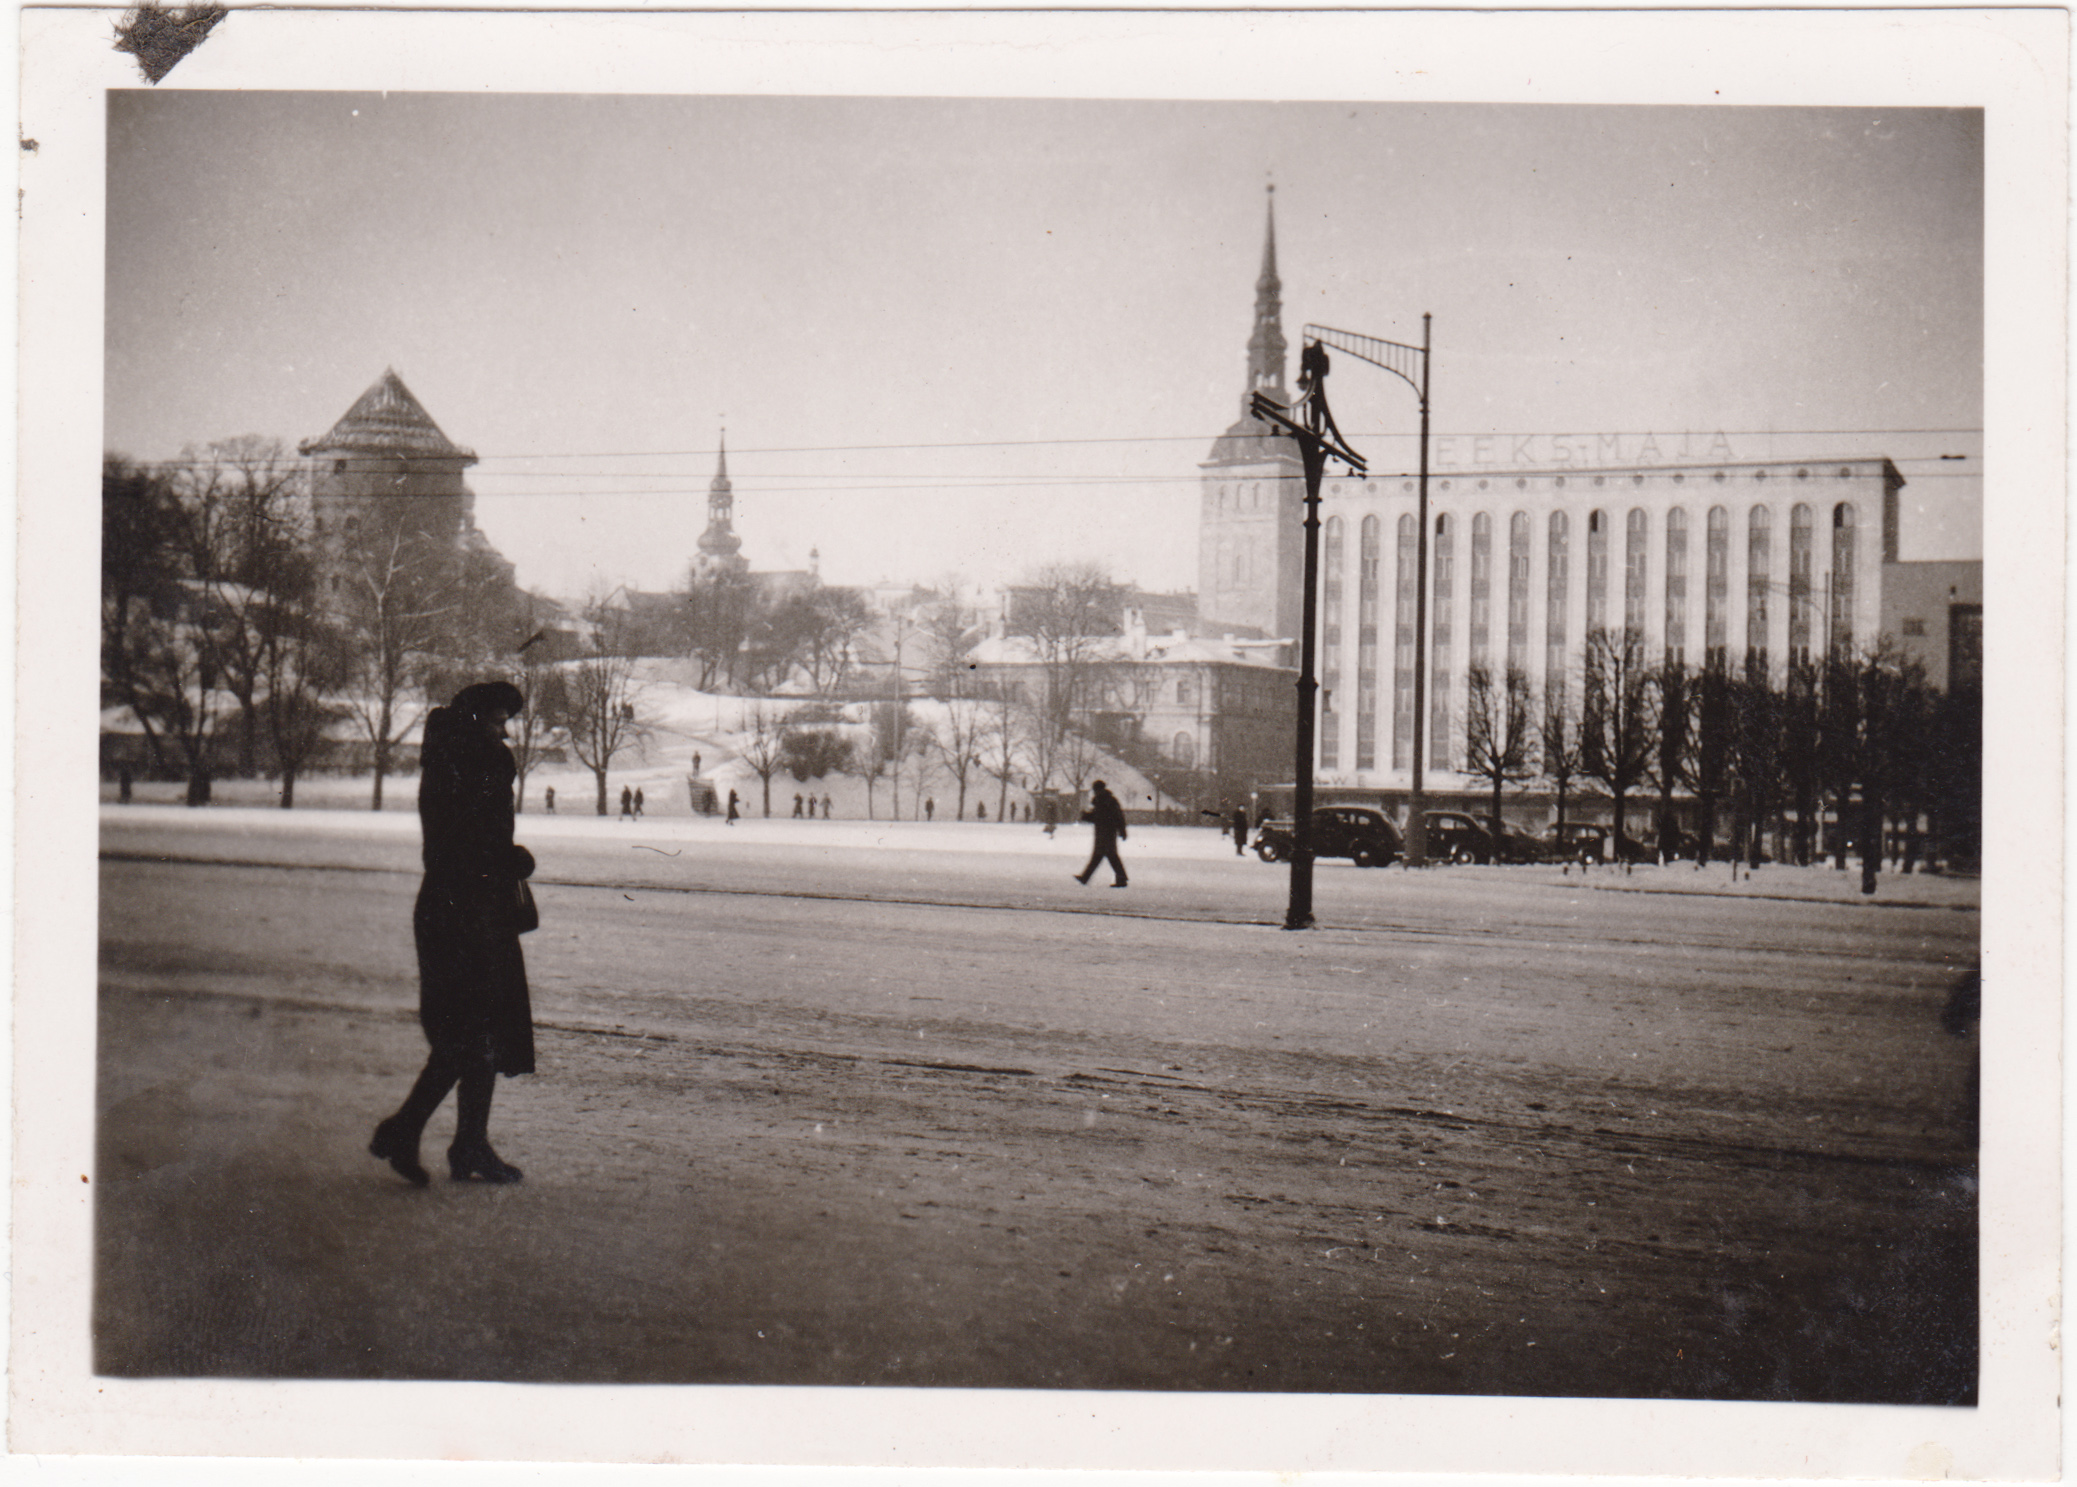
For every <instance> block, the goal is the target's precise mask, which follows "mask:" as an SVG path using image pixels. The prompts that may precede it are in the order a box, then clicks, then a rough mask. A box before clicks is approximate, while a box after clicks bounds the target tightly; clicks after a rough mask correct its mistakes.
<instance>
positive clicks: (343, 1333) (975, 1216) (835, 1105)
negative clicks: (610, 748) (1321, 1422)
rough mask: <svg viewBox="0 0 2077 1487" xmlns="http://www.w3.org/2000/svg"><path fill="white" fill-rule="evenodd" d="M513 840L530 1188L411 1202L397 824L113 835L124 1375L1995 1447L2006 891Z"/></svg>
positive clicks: (223, 821) (578, 821)
mask: <svg viewBox="0 0 2077 1487" xmlns="http://www.w3.org/2000/svg"><path fill="white" fill-rule="evenodd" d="M522 832H523V835H524V836H525V837H526V839H527V840H528V841H529V842H530V843H531V844H532V845H533V847H534V849H535V851H536V853H537V854H538V856H539V858H540V862H541V868H540V872H539V875H538V877H537V879H536V886H537V889H538V896H539V898H540V901H541V905H542V914H543V925H542V928H541V929H540V931H538V932H537V933H535V934H533V935H531V936H529V937H527V940H526V950H527V955H528V961H529V972H530V976H531V978H532V982H533V988H534V999H535V1010H536V1016H537V1018H538V1020H539V1023H540V1038H541V1044H540V1046H541V1071H540V1073H539V1074H538V1075H536V1076H533V1077H529V1078H522V1079H517V1080H506V1081H501V1088H500V1091H499V1095H498V1101H499V1104H498V1112H499V1114H498V1120H499V1130H500V1132H501V1137H500V1146H501V1149H502V1150H503V1151H504V1152H505V1154H506V1155H507V1156H508V1157H509V1158H510V1159H511V1160H513V1161H515V1162H517V1163H519V1164H520V1165H521V1166H523V1167H524V1168H525V1169H526V1174H527V1175H526V1181H525V1182H524V1183H523V1184H521V1185H518V1186H515V1187H512V1188H507V1189H488V1188H482V1187H478V1186H473V1185H468V1186H465V1185H458V1184H453V1183H449V1182H447V1181H446V1180H445V1179H444V1177H441V1178H439V1179H437V1180H436V1182H435V1184H434V1186H433V1187H432V1188H431V1189H430V1190H428V1191H418V1190H414V1189H412V1188H410V1187H408V1186H406V1185H405V1184H403V1183H402V1182H400V1181H399V1180H398V1179H397V1178H396V1177H395V1176H394V1175H393V1174H392V1173H391V1172H390V1171H389V1170H388V1168H387V1167H385V1166H384V1165H383V1164H382V1163H380V1162H376V1161H373V1160H371V1159H370V1158H369V1157H368V1156H367V1155H366V1153H365V1152H364V1151H363V1150H362V1143H363V1142H364V1141H365V1140H366V1132H367V1129H368V1128H369V1127H372V1125H373V1123H374V1121H375V1120H376V1118H377V1117H378V1116H380V1115H381V1114H382V1113H383V1112H384V1111H385V1109H386V1108H387V1106H388V1104H389V1102H390V1101H391V1100H393V1098H394V1096H395V1093H396V1090H397V1088H398V1087H399V1083H400V1081H401V1080H403V1079H404V1078H406V1077H407V1076H408V1071H409V1070H410V1069H411V1068H412V1067H414V1066H415V1064H416V1062H417V1061H418V1060H419V1059H420V1058H421V1057H422V1056H423V1041H422V1039H421V1036H420V1034H419V1031H418V1028H417V1026H416V1023H415V1017H414V1013H415V1006H416V1002H415V982H414V968H413V963H412V956H411V941H410V930H409V924H410V912H411V910H410V905H411V896H412V893H413V892H414V890H415V888H416V884H417V861H416V857H417V832H416V822H415V821H414V820H413V818H412V817H411V816H410V815H409V814H408V813H404V812H394V811H393V812H388V813H384V814H381V815H371V814H368V813H366V812H359V813H349V812H344V811H338V812H334V811H297V812H294V813H283V812H279V811H256V810H255V811H247V810H237V809H217V810H213V811H208V812H183V811H177V810H167V809H160V808H149V807H143V806H136V807H131V808H128V809H121V808H113V807H111V808H107V809H105V810H104V813H103V823H102V854H103V863H102V885H103V894H102V899H101V903H102V906H103V907H102V921H101V944H102V967H101V981H102V991H101V1011H100V1021H101V1033H100V1068H99V1085H98V1121H99V1143H100V1150H99V1154H98V1159H97V1164H98V1173H99V1176H98V1177H97V1179H96V1180H97V1182H98V1183H99V1184H100V1186H99V1188H98V1189H97V1194H96V1199H97V1202H96V1215H97V1220H96V1221H97V1238H96V1243H97V1264H98V1269H99V1273H100V1277H101V1286H100V1292H99V1295H98V1297H97V1309H96V1318H95V1320H96V1335H97V1338H98V1357H97V1370H98V1371H100V1372H104V1373H109V1374H116V1375H155V1374H182V1375H210V1374H217V1375H236V1376H248V1377H344V1378H468V1379H486V1380H496V1379H510V1380H542V1379H553V1380H560V1381H567V1382H708V1383H715V1382H744V1383H791V1384H909V1385H915V1384H924V1385H963V1386H1008V1387H1024V1388H1052V1387H1077V1388H1100V1389H1160V1390H1236V1391H1250V1390H1259V1391H1313V1390H1334V1391H1340V1392H1353V1393H1387V1392H1396V1393H1423V1392H1464V1393H1482V1394H1546V1395H1551V1394H1556V1395H1606V1396H1629V1397H1690V1398H1726V1399H1731V1398H1735V1399H1784V1398H1786V1399H1798V1400H1805V1401H1819V1400H1862V1401H1913V1402H1923V1403H1933V1402H1961V1401H1964V1400H1969V1399H1971V1398H1972V1397H1973V1390H1974V1381H1975V1346H1976V1343H1975V1256H1976V1237H1975V1234H1976V1229H1975V1213H1976V1195H1975V1189H1974V1158H1975V1145H1974V1141H1975V1136H1974V1130H1973V1126H1972V1115H1971V1112H1972V1111H1973V1108H1974V1098H1975V1091H1974V1087H1973V1080H1974V1072H1973V1071H1974V1058H1975V1040H1974V1036H1973V1033H1970V1034H1968V1035H1965V1036H1955V1035H1952V1034H1950V1033H1949V1032H1948V1031H1945V1030H1943V1026H1942V1019H1943V1011H1944V1009H1945V1008H1946V1006H1947V1002H1948V998H1949V993H1950V988H1951V986H1952V984H1953V983H1954V982H1955V981H1956V980H1957V979H1958V978H1959V977H1960V976H1961V975H1962V974H1963V973H1964V972H1965V971H1966V970H1967V969H1969V967H1970V965H1971V964H1972V962H1973V958H1974V955H1975V945H1976V935H1977V912H1976V906H1975V903H1974V898H1975V885H1974V883H1973V882H1968V881H1963V880H1956V879H1939V878H1925V877H1921V878H1916V879H1888V880H1886V881H1885V885H1884V891H1883V893H1882V895H1881V896H1880V898H1879V900H1878V901H1876V902H1872V903H1869V902H1862V901H1859V895H1858V894H1857V893H1855V892H1853V891H1851V887H1850V886H1849V885H1847V884H1846V883H1844V882H1843V881H1841V880H1844V879H1847V878H1848V877H1849V876H1851V875H1848V874H1833V873H1831V872H1829V871H1828V870H1825V869H1796V868H1788V867H1770V868H1763V869H1762V870H1761V871H1760V873H1759V874H1758V875H1756V876H1755V877H1753V878H1750V879H1747V880H1745V881H1743V882H1741V883H1739V884H1738V885H1737V887H1736V888H1735V889H1734V888H1733V887H1732V886H1731V884H1730V883H1729V881H1728V877H1727V870H1726V869H1724V868H1723V867H1721V866H1720V865H1719V866H1717V867H1715V868H1713V869H1710V870H1707V871H1706V872H1705V871H1698V870H1696V869H1694V868H1693V867H1691V866H1689V865H1685V864H1683V865H1679V866H1675V867H1670V868H1639V869H1637V870H1636V871H1635V872H1633V873H1630V874H1623V873H1621V872H1620V871H1619V870H1609V869H1596V870H1595V872H1594V873H1593V875H1592V876H1590V877H1588V878H1586V879H1584V880H1583V879H1582V877H1581V875H1580V874H1579V872H1578V870H1577V869H1574V870H1572V871H1570V872H1562V871H1561V870H1560V869H1558V868H1555V867H1520V868H1475V867H1465V868H1444V869H1430V870H1428V871H1426V872H1420V873H1409V872H1404V871H1398V870H1378V871H1368V872H1365V871H1360V870H1358V869H1355V868H1353V867H1351V866H1349V865H1348V864H1346V863H1336V864H1327V863H1323V864H1322V865H1321V867H1320V870H1319V875H1318V905H1319V909H1320V918H1321V925H1322V927H1321V928H1320V929H1319V930H1317V931H1315V932H1313V933H1310V934H1300V935H1294V934H1288V933H1284V932H1282V931H1280V930H1279V929H1277V928H1275V927H1274V926H1275V925H1276V924H1277V923H1278V921H1279V915H1280V912H1281V907H1282V894H1283V891H1284V883H1285V873H1284V871H1283V870H1281V869H1278V868H1272V867H1268V866H1265V865H1264V864H1261V863H1259V862H1257V861H1255V860H1254V859H1253V857H1249V858H1247V859H1245V860H1243V859H1238V858H1236V857H1235V856H1234V855H1233V853H1232V850H1231V845H1230V843H1229V842H1227V841H1226V840H1225V839H1223V838H1221V837H1218V836H1216V835H1214V834H1213V833H1212V832H1211V831H1209V830H1191V829H1183V828H1168V829H1162V828H1141V829H1139V830H1136V831H1135V832H1134V833H1133V834H1132V837H1131V839H1130V841H1129V842H1128V843H1127V844H1126V846H1127V857H1128V862H1129V863H1130V865H1131V867H1132V871H1133V880H1132V887H1131V888H1130V889H1129V890H1127V891H1126V892H1122V893H1117V892H1110V891H1107V890H1104V889H1102V888H1100V887H1096V886H1092V887H1089V888H1082V887H1079V886H1078V885H1077V884H1075V883H1074V882H1073V881H1072V880H1071V879H1070V877H1069V874H1070V873H1071V872H1072V871H1074V870H1075V869H1077V868H1079V866H1080V865H1081V861H1082V857H1083V854H1084V853H1085V851H1086V849H1087V836H1088V830H1087V828H1086V827H1083V828H1068V829H1065V830H1063V831H1062V832H1061V833H1060V835H1059V836H1058V838H1057V839H1055V840H1051V841H1049V840H1048V839H1047V838H1046V837H1045V836H1044V835H1043V834H1042V833H1041V831H1040V829H1039V828H1038V827H1036V826H1024V825H1021V824H1019V825H1014V826H1012V825H998V824H990V825H985V826H984V825H979V824H975V823H964V824H956V825H955V824H949V823H942V822H941V823H938V824H936V825H934V826H924V825H919V824H913V823H899V824H895V823H888V822H884V821H883V822H877V823H874V822H864V821H858V822H845V821H841V820H839V821H835V822H816V823H808V822H804V821H803V822H795V821H792V820H784V819H774V820H771V821H765V820H762V819H751V820H746V821H744V822H742V823H740V824H739V825H737V826H735V827H728V826H724V825H722V824H721V823H719V822H715V821H712V820H704V819H695V818H690V817H683V816H681V817H678V818H675V819H662V820H645V821H642V822H639V823H632V822H621V821H618V820H616V819H605V820H601V819H598V818H596V817H588V816H577V817H572V816H562V817H559V818H555V819H550V818H547V817H542V816H528V817H525V818H523V819H522ZM1099 881H1100V880H1099ZM116 906H121V907H120V908H117V907H116ZM449 1119H451V1116H450V1115H443V1116H442V1117H439V1118H438V1119H436V1121H435V1125H434V1128H433V1130H432V1131H431V1132H429V1133H428V1138H429V1141H444V1140H445V1135H446V1123H447V1121H448V1120H449Z"/></svg>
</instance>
